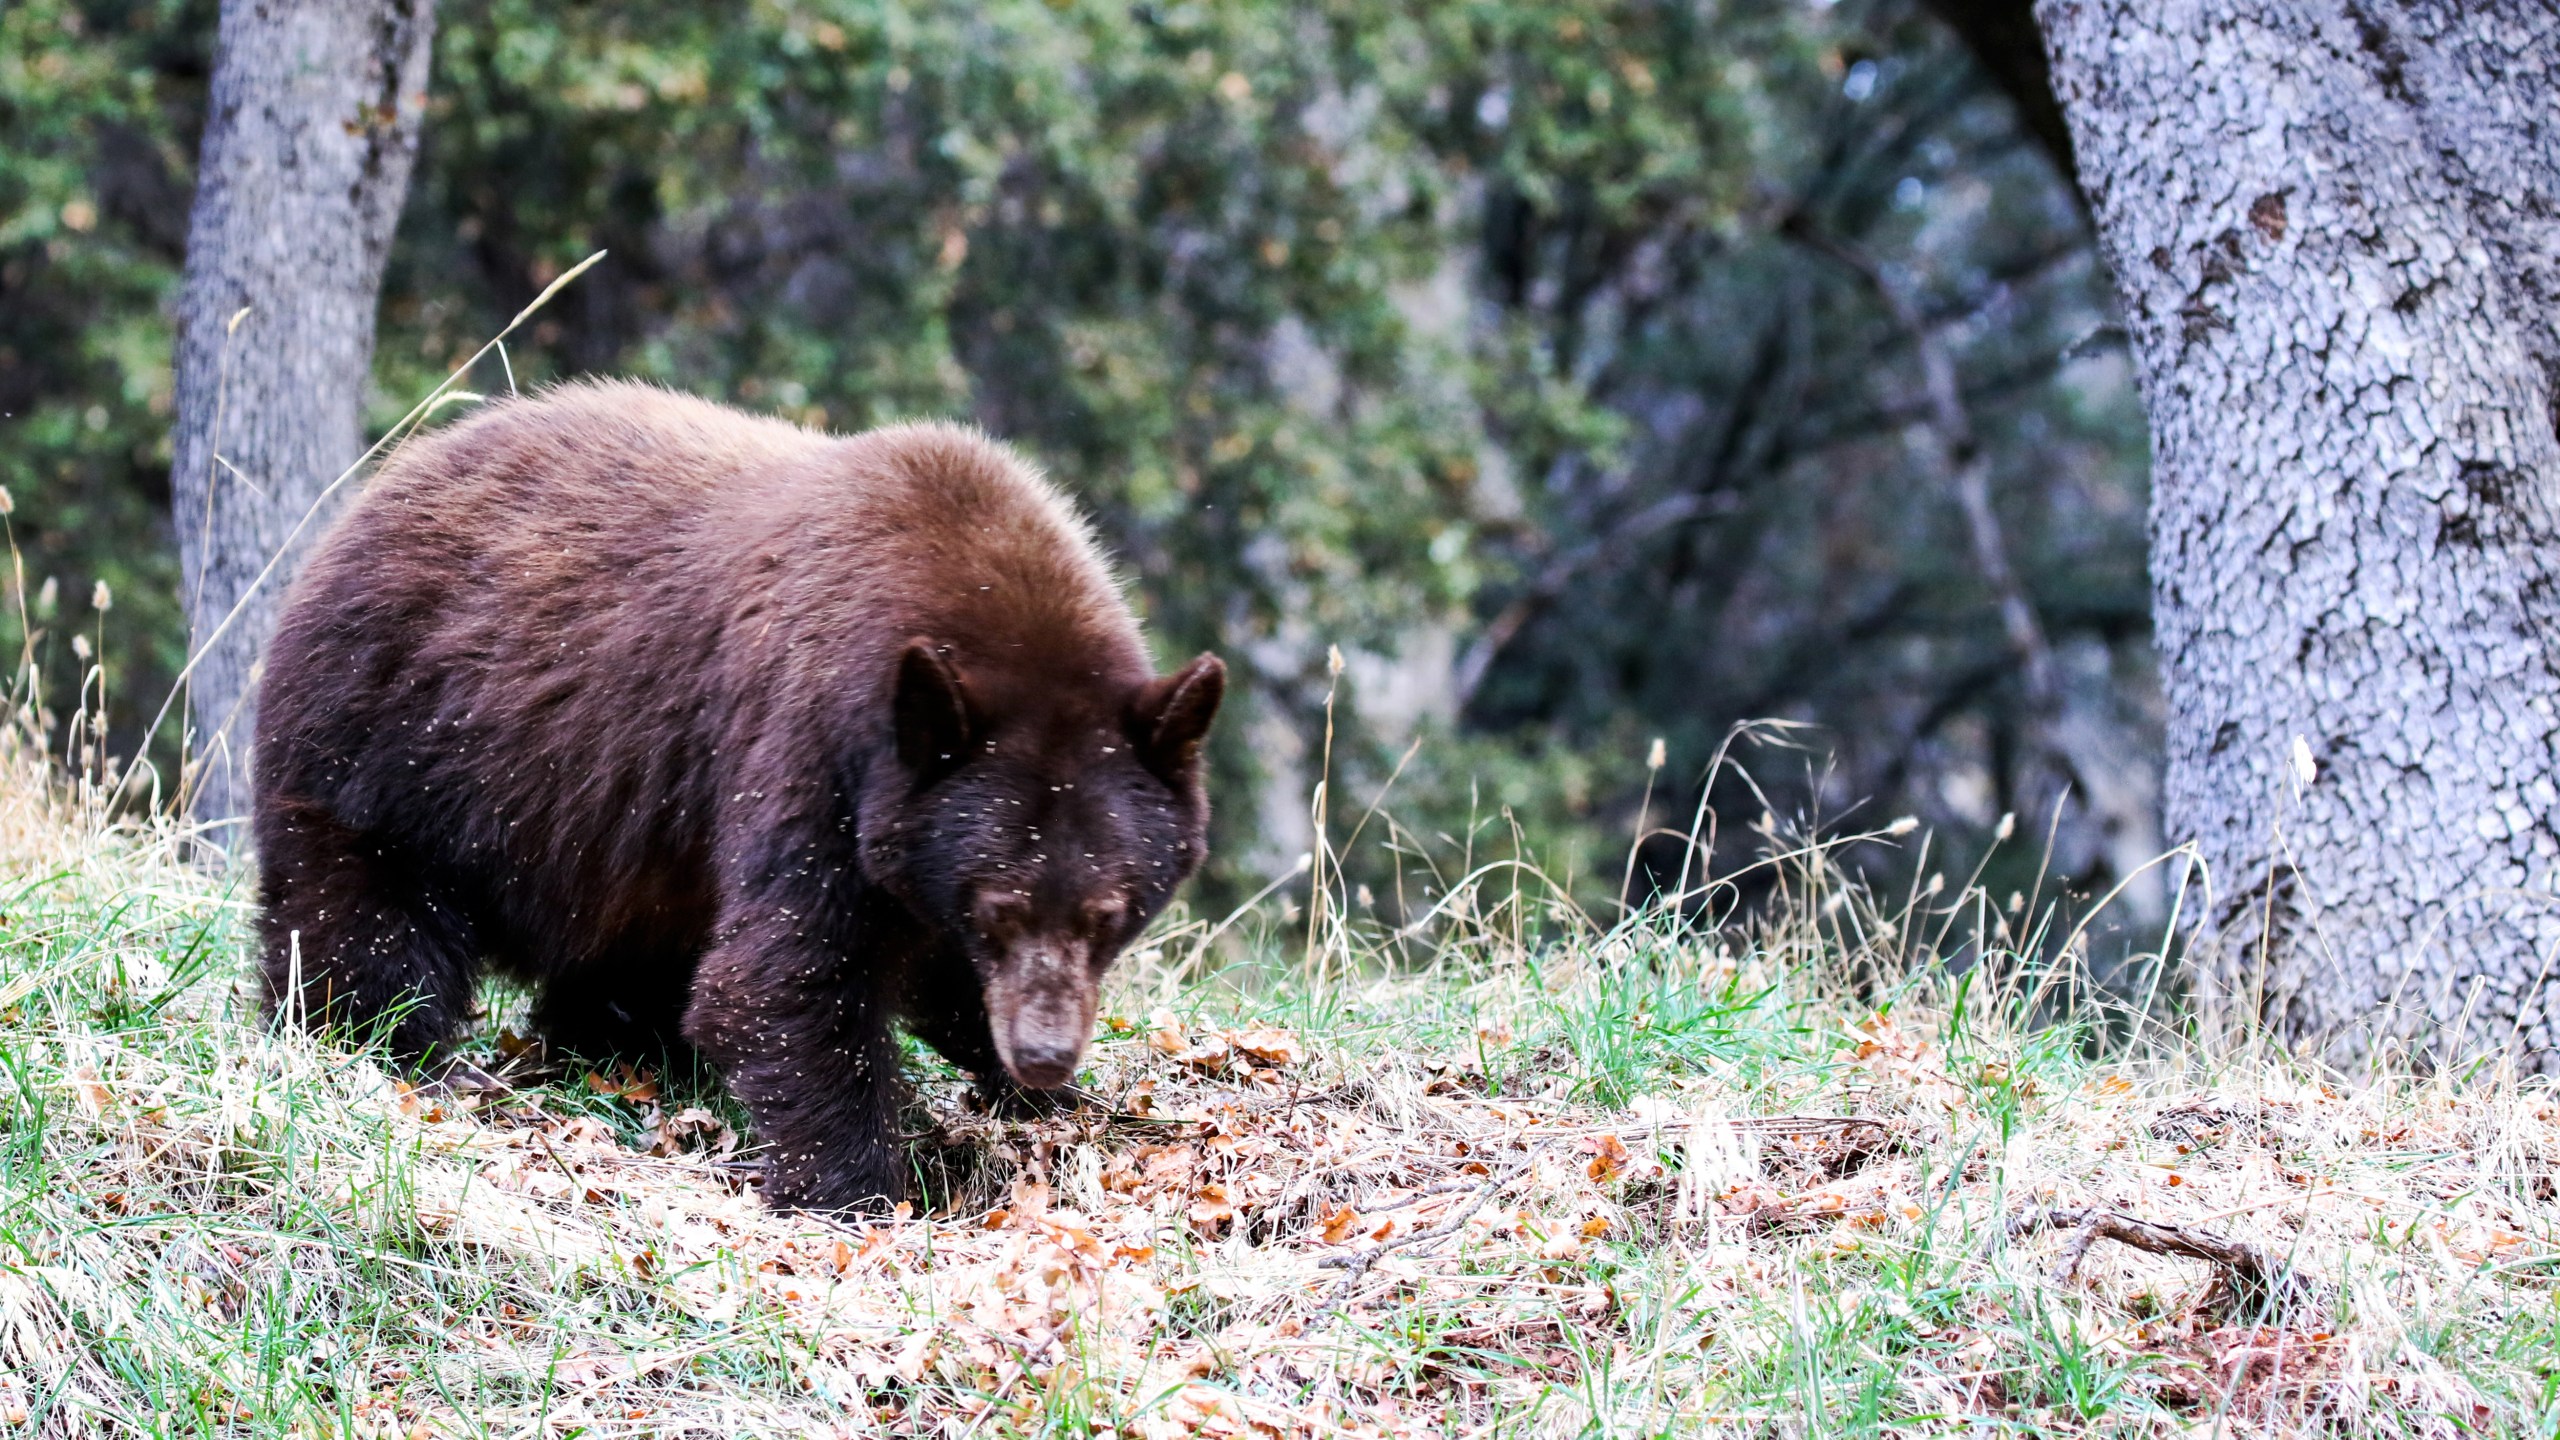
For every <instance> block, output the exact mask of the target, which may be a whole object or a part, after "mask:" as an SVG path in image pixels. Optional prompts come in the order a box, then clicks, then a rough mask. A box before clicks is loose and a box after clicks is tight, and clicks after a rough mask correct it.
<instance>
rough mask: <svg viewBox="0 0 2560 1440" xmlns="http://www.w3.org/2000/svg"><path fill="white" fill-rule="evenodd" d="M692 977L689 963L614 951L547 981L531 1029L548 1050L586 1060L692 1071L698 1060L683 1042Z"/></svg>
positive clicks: (686, 1042) (657, 956)
mask: <svg viewBox="0 0 2560 1440" xmlns="http://www.w3.org/2000/svg"><path fill="white" fill-rule="evenodd" d="M692 978H693V967H692V965H691V963H690V962H689V961H686V960H680V959H670V958H669V957H667V956H664V955H658V954H649V953H643V952H640V951H637V950H632V949H622V950H616V951H611V952H608V953H606V954H605V955H603V956H601V957H599V958H598V959H596V960H594V961H592V962H590V963H588V964H586V965H582V966H580V967H579V968H578V969H575V970H572V971H568V972H566V973H563V974H558V975H552V976H549V977H547V978H545V979H544V980H543V981H542V984H541V998H539V999H538V1000H536V1001H535V1002H534V1007H533V1028H534V1029H535V1031H537V1032H538V1033H540V1035H541V1036H542V1038H543V1040H544V1042H545V1043H546V1044H548V1045H550V1046H552V1047H553V1048H555V1049H558V1050H565V1051H567V1052H569V1053H570V1054H573V1055H576V1056H579V1057H580V1058H582V1059H587V1060H610V1059H623V1060H635V1061H644V1062H647V1063H649V1064H652V1065H664V1066H670V1067H675V1068H677V1069H690V1068H691V1067H692V1066H693V1065H695V1064H697V1063H699V1060H700V1057H699V1056H698V1055H697V1054H696V1053H695V1052H694V1048H693V1042H692V1041H690V1040H687V1039H686V1038H685V1036H684V1007H685V1001H686V999H687V995H688V991H689V987H690V984H691V981H692Z"/></svg>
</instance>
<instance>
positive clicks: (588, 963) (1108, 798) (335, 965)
mask: <svg viewBox="0 0 2560 1440" xmlns="http://www.w3.org/2000/svg"><path fill="white" fill-rule="evenodd" d="M1225 680H1226V672H1225V670H1224V668H1223V667H1222V666H1221V665H1220V663H1219V662H1218V660H1217V659H1216V657H1214V656H1208V655H1203V656H1201V657H1200V658H1199V659H1196V660H1194V661H1192V662H1191V663H1190V664H1188V665H1186V666H1184V667H1182V668H1181V669H1180V670H1178V671H1175V672H1173V673H1172V674H1169V675H1164V676H1161V677H1159V676H1156V675H1155V674H1154V673H1153V671H1152V667H1151V666H1150V664H1149V662H1148V658H1147V650H1146V646H1145V644H1144V642H1143V641H1142V640H1141V638H1140V635H1139V631H1138V625H1137V622H1136V620H1135V619H1134V618H1133V617H1132V615H1131V614H1130V610H1129V607H1128V604H1127V603H1126V602H1125V601H1124V599H1123V598H1122V596H1121V593H1120V590H1119V588H1118V586H1117V585H1116V584H1115V583H1114V581H1113V579H1112V577H1111V575H1110V573H1109V570H1108V569H1107V567H1106V566H1105V563H1104V561H1103V559H1102V556H1101V555H1100V553H1099V552H1098V550H1097V549H1096V546H1095V544H1094V541H1093V539H1092V536H1091V535H1090V533H1089V532H1088V531H1087V530H1086V528H1085V526H1084V524H1083V522H1082V521H1081V520H1079V519H1078V518H1077V516H1076V514H1075V512H1074V510H1073V509H1072V508H1071V507H1070V505H1069V503H1068V502H1067V500H1066V499H1064V498H1063V497H1062V496H1061V495H1060V494H1059V493H1058V492H1057V491H1056V490H1055V489H1053V488H1051V486H1050V485H1049V484H1048V483H1047V482H1046V481H1044V480H1043V479H1042V478H1041V477H1040V475H1039V474H1038V473H1037V472H1035V471H1034V470H1033V469H1032V468H1031V467H1030V466H1029V465H1027V464H1026V463H1024V462H1023V461H1022V460H1021V459H1020V458H1018V457H1017V456H1016V455H1015V454H1014V453H1013V452H1011V451H1009V450H1007V449H1006V448H1004V447H1003V446H1001V445H998V444H996V443H995V442H993V441H990V440H988V439H986V438H985V437H983V436H981V435H979V434H977V433H976V432H974V431H971V430H968V429H964V428H960V427H957V426H952V425H943V424H916V425H899V426H893V427H890V428H887V429H881V430H875V431H871V432H869V433H866V434H862V435H856V436H852V437H850V438H845V437H838V436H830V435H824V434H820V433H817V432H814V431H810V430H805V429H801V428H799V427H796V426H793V425H789V424H785V423H782V422H780V421H775V420H769V419H759V418H756V417H752V416H748V415H744V414H741V413H739V412H736V411H733V410H729V409H725V408H722V407H720V406H716V405H713V404H710V403H707V402H705V401H701V400H696V399H691V398H688V397H685V396H681V395H677V394H672V393H669V392H666V391H662V390H658V389H654V388H651V387H647V386H643V385H637V384H629V383H583V384H574V385H569V386H566V387H563V388H560V389H556V390H553V391H551V392H549V393H547V394H545V395H543V396H541V397H539V398H529V399H521V400H509V401H505V402H502V403H498V404H494V405H492V406H490V407H489V408H488V409H486V410H484V411H482V412H481V413H479V414H478V415H476V416H474V417H472V418H471V419H468V420H466V421H463V422H462V423H459V424H456V425H453V426H450V427H448V428H445V429H443V430H440V431H436V432H433V433H430V434H427V435H424V436H421V437H419V438H417V439H415V440H412V441H411V442H409V443H408V444H407V445H406V446H404V447H403V448H402V449H400V450H399V451H398V452H397V453H396V454H395V455H394V456H393V457H392V458H391V459H390V461H389V462H387V463H386V464H385V465H384V466H383V467H382V470H381V473H380V474H378V475H377V476H376V477H375V478H374V479H373V481H372V484H371V485H370V487H369V488H368V490H367V491H366V493H365V495H364V496H363V498H362V499H361V500H359V501H358V502H357V503H356V504H355V505H354V506H352V507H351V508H350V510H349V512H348V514H347V515H346V516H345V518H344V519H342V520H341V521H340V522H339V523H338V525H337V526H336V527H335V529H334V530H333V531H332V532H331V533H330V535H329V537H328V539H327V540H326V542H325V543H324V544H323V545H322V546H321V548H320V550H319V552H318V553H317V554H316V555H315V556H314V557H313V559H312V560H311V562H310V564H309V565H308V566H307V567H306V568H305V570H304V572H303V574H302V575H301V577H300V579H299V580H298V581H297V582H296V583H295V585H294V587H293V590H292V592H291V594H290V597H289V599H288V601H287V603H286V606H285V612H284V618H283V620H282V623H281V625H280V627H279V629H278V631H277V634H276V637H275V641H274V643H273V645H272V647H271V648H270V649H269V651H268V653H267V659H266V663H265V675H264V679H263V680H262V682H261V685H260V690H259V701H258V726H257V737H256V746H255V753H254V765H255V775H256V781H257V813H256V836H257V847H258V865H259V902H260V907H261V908H260V919H259V925H260V933H261V940H262V952H263V955H262V958H263V964H262V969H263V973H264V979H265V991H266V996H267V1002H268V1005H269V1008H270V1010H271V1011H278V1012H285V1013H289V1014H291V1015H292V1016H294V1017H295V1018H298V1019H304V1020H306V1021H308V1022H316V1023H324V1024H328V1025H332V1026H337V1027H345V1028H349V1029H353V1030H356V1031H359V1032H364V1033H369V1034H373V1035H378V1036H380V1037H382V1038H384V1039H385V1040H387V1042H388V1045H389V1048H390V1050H391V1052H392V1053H393V1054H394V1055H395V1056H397V1057H398V1058H399V1059H400V1060H401V1061H403V1062H405V1063H408V1064H412V1065H415V1064H419V1063H422V1062H424V1061H426V1060H427V1059H428V1058H429V1057H430V1055H431V1053H432V1052H435V1051H437V1050H438V1049H439V1047H441V1046H444V1045H445V1044H446V1043H447V1042H449V1041H450V1039H451V1038H452V1036H453V1033H454V1029H455V1025H456V1021H457V1020H458V1019H459V1017H461V1016H462V1015H463V1014H464V1013H465V1012H466V1010H467V1009H468V1008H469V1004H470V999H471V990H472V986H473V983H474V981H475V980H476V979H477V978H478V976H479V974H480V972H481V971H482V970H483V969H484V968H489V969H495V970H497V971H500V972H503V973H506V974H509V975H512V976H515V977H518V978H520V979H522V980H523V981H525V982H527V983H529V984H530V985H532V986H533V987H535V989H536V992H537V1001H536V1010H535V1018H536V1021H537V1023H538V1024H539V1025H540V1027H541V1028H542V1029H543V1030H544V1031H545V1032H546V1034H547V1035H548V1036H549V1037H551V1038H552V1039H553V1040H555V1041H557V1042H560V1043H562V1044H564V1045H566V1046H567V1047H569V1048H571V1049H575V1050H578V1051H581V1052H585V1053H591V1054H592V1053H598V1052H614V1051H629V1050H631V1049H633V1048H635V1047H647V1046H656V1045H663V1044H669V1043H675V1044H682V1043H684V1042H690V1043H691V1044H692V1045H694V1046H697V1047H699V1050H700V1052H701V1053H702V1054H703V1055H705V1056H706V1057H708V1058H709V1059H710V1060H711V1061H712V1062H714V1063H715V1064H716V1065H717V1066H718V1067H719V1068H720V1071H721V1074H722V1077H723V1079H724V1080H725V1082H726V1083H727V1085H728V1086H729V1088H730V1090H731V1092H732V1093H733V1094H735V1095H736V1096H737V1097H738V1098H739V1100H740V1101H741V1102H743V1103H744V1104H745V1105H746V1107H747V1109H748V1111H749V1113H750V1114H751V1115H752V1116H753V1117H754V1120H755V1127H756V1132H757V1136H758V1138H759V1140H760V1141H761V1142H762V1144H763V1145H764V1147H765V1149H766V1152H767V1159H766V1169H765V1189H764V1193H765V1195H766V1197H767V1199H768V1200H769V1201H771V1202H773V1203H775V1204H778V1205H785V1206H794V1207H801V1208H808V1209H836V1208H842V1207H848V1206H853V1205H859V1204H864V1203H876V1202H877V1201H879V1200H881V1199H882V1198H884V1197H887V1198H894V1197H898V1196H900V1195H902V1194H903V1193H904V1192H905V1189H906V1186H905V1183H904V1182H905V1177H906V1172H907V1165H906V1159H905V1153H904V1150H903V1148H902V1147H901V1146H900V1145H899V1144H898V1142H897V1136H896V1133H895V1117H896V1111H897V1106H898V1102H899V1098H900V1095H901V1090H900V1082H899V1075H898V1047H897V1041H896V1038H895V1035H894V1033H893V1030H892V1022H893V1020H897V1021H902V1022H903V1023H904V1024H905V1025H906V1027H907V1028H908V1029H909V1030H911V1031H912V1032H914V1033H915V1034H916V1035H917V1036H918V1037H919V1038H921V1039H923V1040H924V1041H925V1042H927V1043H928V1044H931V1045H932V1046H934V1047H935V1048H936V1049H938V1050H940V1051H941V1052H942V1053H943V1054H944V1055H946V1056H948V1057H949V1058H950V1059H951V1061H952V1062H953V1063H954V1064H955V1065H957V1066H959V1067H960V1068H961V1069H963V1070H966V1071H969V1072H971V1073H972V1074H973V1075H974V1076H976V1077H977V1078H978V1080H979V1082H980V1083H981V1085H983V1086H986V1087H988V1088H989V1089H990V1090H991V1091H993V1092H997V1093H999V1094H1000V1095H1004V1096H1010V1097H1012V1098H1017V1099H1019V1098H1025V1097H1024V1095H1023V1092H1045V1091H1054V1090H1056V1089H1058V1088H1059V1087H1063V1086H1066V1085H1067V1084H1068V1083H1069V1082H1070V1080H1071V1079H1072V1078H1073V1077H1074V1075H1075V1073H1076V1069H1077V1066H1078V1064H1079V1062H1080V1060H1081V1058H1082V1056H1083V1053H1084V1048H1085V1046H1086V1044H1087V1042H1088V1041H1089V1040H1090V1038H1091V1036H1092V1031H1093V1020H1094V1008H1095V1000H1096V995H1097V991H1098V989H1099V986H1100V983H1101V977H1102V972H1103V970H1104V967H1106V966H1107V965H1109V964H1110V963H1111V961H1112V960H1113V958H1114V957H1115V956H1117V955H1118V954H1119V952H1120V950H1121V948H1122V947H1123V946H1125V945H1126V944H1127V943H1128V942H1129V940H1130V938H1131V937H1132V936H1134V935H1136V934H1137V933H1138V931H1139V930H1140V929H1141V928H1142V927H1143V926H1145V925H1146V924H1147V922H1148V920H1149V919H1150V918H1151V917H1153V916H1154V915H1155V914H1156V913H1157V912H1158V911H1159V910H1161V909H1162V908H1163V906H1164V904H1165V902H1166V900H1167V898H1168V897H1169V896H1170V895H1171V894H1172V893H1173V890H1174V887H1175V886H1176V885H1177V884H1179V883H1180V882H1181V881H1182V879H1183V878H1184V877H1185V876H1187V875H1188V874H1189V873H1190V872H1191V871H1192V870H1193V869H1194V868H1195V867H1196V866H1197V865H1198V864H1199V862H1200V859H1201V855H1202V850H1203V836H1204V830H1205V828H1206V824H1207V819H1208V804H1207V800H1206V798H1205V796H1204V794H1203V793H1202V789H1201V777H1200V745H1201V740H1202V737H1203V735H1204V734H1205V733H1206V731H1207V729H1208V726H1209V722H1210V720H1211V718H1212V717H1213V716H1214V714H1215V713H1216V711H1217V707H1218V701H1219V699H1220V697H1221V695H1222V693H1223V691H1224V687H1225ZM1012 1086H1018V1087H1020V1090H1019V1091H1015V1090H1013V1089H1011V1088H1010V1087H1012Z"/></svg>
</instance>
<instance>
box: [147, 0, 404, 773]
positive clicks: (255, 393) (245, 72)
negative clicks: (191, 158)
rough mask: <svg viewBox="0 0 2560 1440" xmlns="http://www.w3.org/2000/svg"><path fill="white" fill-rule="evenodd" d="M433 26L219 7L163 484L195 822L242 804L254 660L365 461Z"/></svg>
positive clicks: (393, 0)
mask: <svg viewBox="0 0 2560 1440" xmlns="http://www.w3.org/2000/svg"><path fill="white" fill-rule="evenodd" d="M433 30H434V3H433V0H224V4H223V6H222V14H221V23H220V26H219V28H218V31H217V35H216V41H215V52H214V66H213V81H212V93H211V96H210V99H209V103H208V105H207V107H206V113H205V128H204V142H203V147H202V155H201V159H200V161H199V164H198V169H197V177H196V194H195V206H194V210H193V213H192V214H191V216H190V217H189V221H188V230H187V261H186V275H185V281H184V284H183V287H182V289H181V291H180V294H179V299H178V316H177V320H178V327H177V328H178V340H177V356H176V377H175V378H176V388H177V433H176V435H175V437H174V439H175V445H174V450H175V459H174V464H173V469H172V471H171V475H170V492H171V509H172V515H173V518H174V520H175V522H176V528H177V533H178V549H179V555H180V559H181V561H182V568H183V577H184V578H183V583H184V585H185V587H186V593H185V595H184V596H183V597H182V598H183V599H184V602H185V606H186V613H187V617H188V624H189V628H190V631H191V649H192V650H193V651H194V652H195V653H194V657H193V670H192V674H191V677H190V680H189V682H188V683H189V686H190V689H189V693H188V706H187V709H188V717H187V728H188V746H189V751H190V753H191V755H193V756H194V757H195V768H194V773H193V775H192V777H191V781H190V786H189V790H188V793H189V795H190V796H191V802H190V809H191V811H192V813H193V814H194V815H195V816H196V817H197V818H198V819H199V820H203V821H206V822H220V821H226V820H231V819H235V818H237V817H239V816H241V815H244V814H246V813H247V811H248V808H249V763H248V762H249V741H250V738H251V736H252V735H253V734H254V733H255V725H256V714H255V707H256V691H255V676H256V663H257V659H258V656H259V655H260V654H261V653H262V652H263V650H264V649H265V646H266V641H267V636H268V634H269V633H270V631H272V629H273V628H274V621H275V614H276V609H277V606H278V605H279V603H280V602H281V600H282V598H283V597H282V592H283V589H284V586H285V584H286V582H288V581H289V580H290V579H291V578H292V573H293V570H294V562H295V560H296V558H298V556H299V554H300V553H301V552H302V551H303V550H304V549H306V548H307V547H308V545H309V544H310V542H311V541H312V540H314V539H315V538H317V536H318V535H319V533H320V531H321V530H322V529H323V528H324V523H325V521H326V519H327V516H326V515H316V516H312V517H311V523H310V524H308V525H304V526H302V529H301V533H300V535H299V536H298V537H296V536H295V534H294V532H295V528H296V526H297V525H298V524H300V523H301V522H302V521H303V520H304V518H305V517H306V516H307V515H311V512H312V510H313V507H314V505H315V504H317V503H319V502H320V499H321V495H322V492H323V490H324V489H325V488H326V487H327V486H328V485H329V483H330V482H331V481H332V480H334V479H336V478H337V477H338V475H339V474H341V473H342V472H343V471H344V470H345V469H346V467H347V466H348V465H350V464H352V463H354V461H355V460H356V458H357V456H358V455H359V454H361V453H362V450H363V443H364V432H363V405H364V399H365V386H366V379H367V376H368V374H369V373H370V371H371V368H372V362H373V330H374V310H375V302H376V299H377V297H378V295H379V292H380V290H381V285H382V267H383V260H384V258H385V256H386V255H387V254H388V252H389V250H390V247H391V235H392V230H393V227H394V225H395V223H396V222H397V221H398V219H399V215H400V204H401V200H402V199H403V197H404V196H405V194H406V193H407V190H408V187H409V169H410V163H411V161H412V160H414V159H415V158H416V155H417V146H418V127H419V121H420V118H421V116H422V114H423V112H424V109H425V105H426V88H427V65H428V50H429V42H430V40H431V38H432V35H433ZM244 311H245V312H246V313H245V314H243V313H242V312H244ZM235 316H237V317H239V319H238V323H237V324H236V325H235V324H234V323H233V321H234V317H235ZM288 544H290V545H291V547H292V553H288V554H286V555H285V558H284V561H283V563H281V564H279V565H277V566H276V567H275V570H274V571H273V573H271V574H268V575H267V576H266V578H265V579H264V581H263V582H261V581H260V580H259V576H260V574H261V572H263V571H265V570H266V569H267V566H268V563H269V561H270V560H272V559H274V558H275V557H276V556H277V555H278V554H279V553H282V552H284V551H285V550H286V547H287V546H288ZM235 612H236V613H235Z"/></svg>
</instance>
